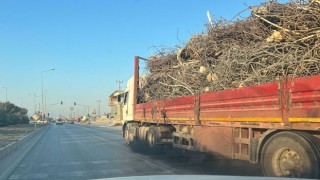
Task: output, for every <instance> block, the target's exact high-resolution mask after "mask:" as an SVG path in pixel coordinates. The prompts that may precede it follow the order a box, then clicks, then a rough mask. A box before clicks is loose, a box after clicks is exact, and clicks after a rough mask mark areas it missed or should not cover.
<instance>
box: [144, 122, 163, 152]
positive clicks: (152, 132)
mask: <svg viewBox="0 0 320 180" xmlns="http://www.w3.org/2000/svg"><path fill="white" fill-rule="evenodd" d="M158 141H159V136H158V131H157V128H156V127H155V126H151V127H150V128H149V130H148V133H147V144H148V147H149V149H150V150H151V152H161V151H163V145H160V144H157V143H158Z"/></svg>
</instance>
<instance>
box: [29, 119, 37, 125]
mask: <svg viewBox="0 0 320 180" xmlns="http://www.w3.org/2000/svg"><path fill="white" fill-rule="evenodd" d="M35 123H37V121H34V120H31V121H29V124H35Z"/></svg>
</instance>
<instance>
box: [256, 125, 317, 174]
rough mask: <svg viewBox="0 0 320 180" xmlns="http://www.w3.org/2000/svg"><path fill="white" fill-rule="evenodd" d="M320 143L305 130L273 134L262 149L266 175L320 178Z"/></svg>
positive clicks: (263, 167)
mask: <svg viewBox="0 0 320 180" xmlns="http://www.w3.org/2000/svg"><path fill="white" fill-rule="evenodd" d="M319 150H320V143H319V140H318V139H317V138H315V137H314V136H312V135H310V134H308V133H304V132H288V131H285V132H280V133H278V134H275V135H273V136H272V137H271V138H270V139H269V140H268V141H267V142H266V144H265V145H264V147H263V150H262V156H261V157H262V162H261V163H262V169H263V172H264V175H265V176H281V177H299V178H319V173H320V172H319V171H320V170H319V167H320V155H319Z"/></svg>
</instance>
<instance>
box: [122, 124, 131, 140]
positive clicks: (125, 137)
mask: <svg viewBox="0 0 320 180" xmlns="http://www.w3.org/2000/svg"><path fill="white" fill-rule="evenodd" d="M123 138H124V140H125V143H126V144H130V141H129V127H128V126H125V127H124V129H123Z"/></svg>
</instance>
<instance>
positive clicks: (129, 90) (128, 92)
mask: <svg viewBox="0 0 320 180" xmlns="http://www.w3.org/2000/svg"><path fill="white" fill-rule="evenodd" d="M133 90H134V77H133V76H132V77H131V78H130V79H129V80H128V82H127V85H126V89H125V91H124V93H123V94H122V96H123V98H119V99H120V101H122V103H123V109H122V114H123V120H122V124H124V123H126V122H128V121H132V120H133V119H134V118H133V102H134V94H133Z"/></svg>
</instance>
